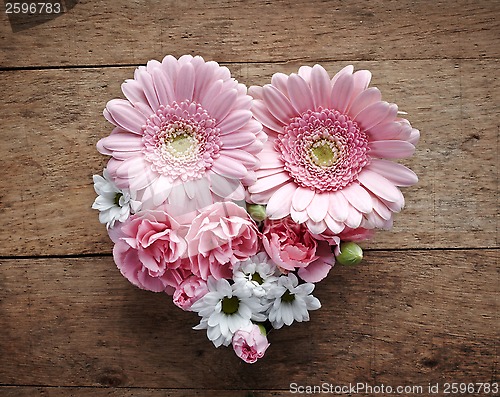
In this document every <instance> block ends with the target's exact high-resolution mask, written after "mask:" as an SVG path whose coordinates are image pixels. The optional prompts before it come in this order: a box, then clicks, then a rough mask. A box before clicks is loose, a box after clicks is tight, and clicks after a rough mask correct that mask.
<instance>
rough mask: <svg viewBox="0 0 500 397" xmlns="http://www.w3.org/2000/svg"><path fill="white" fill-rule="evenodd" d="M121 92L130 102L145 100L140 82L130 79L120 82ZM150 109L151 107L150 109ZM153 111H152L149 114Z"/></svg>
mask: <svg viewBox="0 0 500 397" xmlns="http://www.w3.org/2000/svg"><path fill="white" fill-rule="evenodd" d="M121 88H122V92H123V94H124V95H125V96H126V97H127V99H128V100H129V101H130V102H131V103H134V102H147V99H146V95H144V91H143V89H142V86H141V84H140V83H139V82H138V81H136V80H132V79H128V80H125V82H124V83H123V84H122V87H121ZM151 110H152V109H151ZM152 113H154V111H152V112H151V113H149V114H152Z"/></svg>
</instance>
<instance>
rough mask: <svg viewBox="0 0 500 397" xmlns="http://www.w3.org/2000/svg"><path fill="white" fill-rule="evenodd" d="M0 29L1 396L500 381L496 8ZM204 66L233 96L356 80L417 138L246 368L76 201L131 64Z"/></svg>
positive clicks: (171, 11)
mask: <svg viewBox="0 0 500 397" xmlns="http://www.w3.org/2000/svg"><path fill="white" fill-rule="evenodd" d="M63 5H64V8H65V10H66V12H65V13H64V14H61V15H59V16H57V17H53V16H48V15H41V16H40V15H38V16H37V15H30V16H21V15H10V16H7V15H6V14H5V13H4V10H3V9H2V13H1V16H0V20H1V22H0V67H1V69H0V81H1V88H0V92H1V96H0V120H1V128H0V140H1V141H0V144H1V146H0V169H1V170H2V175H1V177H0V186H1V189H0V214H1V217H0V355H1V357H0V395H1V396H21V397H24V396H39V395H42V396H57V397H63V396H78V397H86V396H96V397H101V396H116V397H118V396H155V397H156V396H171V397H193V396H199V397H240V396H241V397H247V396H255V397H262V396H289V395H291V394H290V393H289V385H290V383H292V382H295V383H297V384H299V385H319V384H321V383H322V382H328V383H331V384H332V385H345V384H349V383H356V382H366V383H368V384H369V385H380V384H385V385H392V386H396V385H422V386H425V387H427V385H428V384H429V383H433V384H435V383H438V382H439V383H440V385H441V389H440V392H442V387H443V384H444V382H493V381H498V380H499V379H498V356H499V353H498V340H499V316H498V312H499V310H498V309H499V308H498V296H499V294H498V293H499V275H498V272H499V267H498V257H499V255H498V254H499V245H498V209H499V206H498V148H499V144H498V142H499V119H498V116H499V108H498V106H499V94H500V81H499V72H498V70H499V66H500V65H499V55H500V46H499V39H500V22H499V21H500V2H499V1H498V0H477V1H472V0H470V1H468V0H450V1H435V0H429V1H409V0H397V1H386V0H371V1H319V0H309V1H307V2H306V1H297V0H295V1H292V0H291V1H261V0H251V1H245V0H240V1H233V0H211V1H190V0H189V1H165V0H144V1H141V0H136V1H131V0H116V1H90V0H88V1H76V0H72V1H70V0H66V1H63ZM185 53H191V54H199V55H202V56H203V57H204V58H205V59H206V60H216V61H218V62H219V63H221V64H224V65H226V66H229V67H230V69H231V70H232V72H233V74H234V76H235V77H236V78H237V79H238V80H239V81H241V82H243V83H245V84H248V85H251V84H265V83H267V82H269V81H270V77H271V75H272V74H273V73H275V72H278V71H281V72H285V73H291V72H294V71H296V70H297V69H298V67H299V66H300V65H304V64H305V65H311V66H312V65H314V64H315V63H321V64H322V65H323V66H324V67H325V68H326V69H327V70H328V71H329V72H330V74H333V73H335V72H336V71H338V70H339V69H340V68H342V67H343V66H345V65H346V64H354V65H355V67H356V68H368V69H370V70H371V71H372V72H373V76H374V77H373V83H372V84H373V85H375V86H378V87H379V88H380V89H381V90H382V93H383V95H384V99H385V100H387V101H389V102H395V103H397V104H398V105H399V107H400V109H402V110H405V111H407V112H408V113H409V115H408V118H409V119H410V120H411V122H412V124H413V125H414V126H415V127H416V128H418V129H420V130H421V132H422V139H421V142H420V144H419V145H418V147H417V152H416V155H415V157H414V158H412V159H410V160H408V161H406V162H405V164H407V165H409V166H410V167H411V168H412V169H413V170H414V171H415V172H416V173H417V174H418V175H419V177H420V182H419V184H418V185H417V186H415V187H412V188H407V189H404V194H405V197H406V201H407V206H406V208H405V210H404V211H403V213H402V214H400V215H398V216H397V217H396V220H395V227H394V230H393V231H390V232H380V233H378V234H377V236H376V238H375V239H374V240H373V241H371V242H369V243H366V244H365V245H364V248H365V249H366V259H365V261H364V262H363V263H362V264H361V265H359V266H357V267H354V268H346V267H342V266H340V265H338V266H336V267H335V268H334V269H333V270H332V272H331V273H330V276H329V277H328V278H327V279H326V280H324V281H323V282H322V283H320V284H319V285H318V286H317V289H316V295H317V296H318V297H319V298H320V300H321V301H322V303H323V307H322V309H321V310H319V311H317V312H314V313H313V314H312V316H311V321H310V322H309V323H304V324H295V325H293V326H292V327H289V328H286V329H282V330H280V331H278V332H272V333H271V335H270V341H271V347H270V349H269V350H268V352H267V354H266V357H265V358H264V359H263V360H262V361H260V362H258V363H257V364H255V365H252V366H250V365H247V364H244V363H243V362H240V360H239V359H238V358H237V357H236V356H235V355H234V353H233V352H232V349H230V348H229V349H225V348H220V349H215V348H214V347H213V346H212V345H211V343H210V342H209V341H208V340H207V338H206V336H205V334H204V333H203V332H201V331H194V330H191V327H192V326H193V325H195V324H196V323H197V316H196V315H195V314H193V313H184V312H182V311H181V310H179V309H177V308H176V307H174V305H173V304H172V303H171V302H170V301H169V299H168V297H167V296H165V295H163V294H154V293H151V292H146V291H141V290H139V289H137V288H135V287H133V286H132V285H131V284H129V283H128V282H127V281H126V280H125V279H124V278H122V277H121V275H120V274H119V271H118V270H117V269H116V267H115V265H114V263H113V258H112V256H111V249H112V244H111V243H110V241H109V239H108V237H107V234H106V231H105V228H104V226H103V225H101V224H99V222H98V219H97V212H96V211H93V210H91V208H90V206H91V204H92V202H93V200H94V198H95V194H94V191H93V187H92V174H95V173H100V172H101V171H102V168H103V166H104V165H105V162H106V158H105V157H104V156H101V155H99V154H98V153H97V151H96V149H95V144H96V142H97V141H98V140H99V139H100V138H101V137H104V136H106V135H107V134H108V133H109V132H110V131H111V126H110V124H109V123H107V122H106V121H105V120H104V118H103V117H102V115H101V112H102V109H103V108H104V106H105V104H106V102H107V101H108V100H109V99H111V98H115V97H121V92H120V84H121V83H122V81H123V80H124V79H126V78H131V77H132V74H133V70H134V68H135V67H136V66H138V65H141V64H145V63H146V62H147V61H148V60H149V59H161V58H162V57H163V56H164V55H166V54H173V55H175V56H180V55H182V54H185Z"/></svg>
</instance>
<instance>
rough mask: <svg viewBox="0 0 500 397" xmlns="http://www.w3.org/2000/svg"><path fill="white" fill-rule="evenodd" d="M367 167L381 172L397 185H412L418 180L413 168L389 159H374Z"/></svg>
mask: <svg viewBox="0 0 500 397" xmlns="http://www.w3.org/2000/svg"><path fill="white" fill-rule="evenodd" d="M365 169H368V170H372V171H375V172H377V173H379V174H380V175H382V176H384V177H385V178H387V179H388V180H389V181H391V182H392V183H394V184H395V185H396V186H412V185H415V184H416V183H417V182H418V177H417V175H416V174H415V173H414V172H413V171H412V170H410V169H409V168H407V167H405V166H404V165H402V164H398V163H394V162H392V161H388V160H382V159H372V161H371V162H370V164H369V165H368V166H367V167H366V168H365Z"/></svg>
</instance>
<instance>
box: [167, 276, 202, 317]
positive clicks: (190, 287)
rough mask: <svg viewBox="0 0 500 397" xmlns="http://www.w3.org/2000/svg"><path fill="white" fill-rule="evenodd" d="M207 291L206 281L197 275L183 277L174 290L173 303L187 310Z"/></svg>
mask: <svg viewBox="0 0 500 397" xmlns="http://www.w3.org/2000/svg"><path fill="white" fill-rule="evenodd" d="M207 292H208V287H207V283H206V282H205V281H203V280H202V279H201V278H199V277H197V276H190V277H188V278H187V279H185V280H184V281H183V282H182V283H181V284H180V285H179V286H178V287H177V289H176V290H175V292H174V297H173V300H174V303H175V305H176V306H178V307H180V308H181V309H182V310H186V311H189V310H190V309H191V306H192V305H193V303H195V302H196V301H197V300H198V299H200V298H202V297H203V296H205V294H206V293H207Z"/></svg>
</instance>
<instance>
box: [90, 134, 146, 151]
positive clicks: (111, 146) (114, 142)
mask: <svg viewBox="0 0 500 397" xmlns="http://www.w3.org/2000/svg"><path fill="white" fill-rule="evenodd" d="M99 142H100V145H102V146H103V147H104V148H105V149H107V150H111V151H114V150H116V151H120V152H128V151H133V152H137V151H140V150H141V149H142V148H143V146H144V145H143V143H142V138H141V137H140V136H139V135H136V134H131V133H128V132H126V133H118V134H111V135H109V136H107V137H105V138H103V139H101V140H100V141H99Z"/></svg>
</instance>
